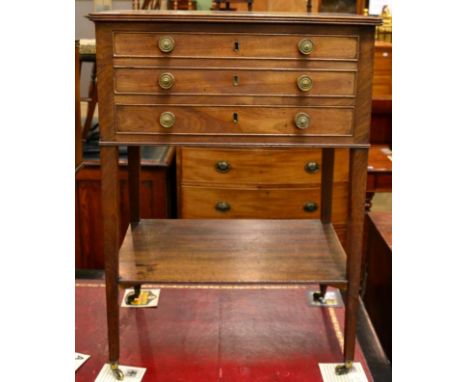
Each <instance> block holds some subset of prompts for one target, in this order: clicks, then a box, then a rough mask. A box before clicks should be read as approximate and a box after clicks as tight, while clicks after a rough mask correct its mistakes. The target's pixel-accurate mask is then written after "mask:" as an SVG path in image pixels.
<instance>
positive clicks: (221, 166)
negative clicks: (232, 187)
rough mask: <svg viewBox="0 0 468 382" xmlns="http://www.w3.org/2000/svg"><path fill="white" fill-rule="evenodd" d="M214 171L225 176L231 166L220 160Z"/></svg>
mask: <svg viewBox="0 0 468 382" xmlns="http://www.w3.org/2000/svg"><path fill="white" fill-rule="evenodd" d="M215 168H216V171H218V172H220V173H222V174H225V173H227V172H229V171H231V164H230V163H229V162H228V161H226V160H221V161H219V162H218V163H216V165H215Z"/></svg>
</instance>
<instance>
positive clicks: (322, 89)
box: [115, 67, 356, 97]
mask: <svg viewBox="0 0 468 382" xmlns="http://www.w3.org/2000/svg"><path fill="white" fill-rule="evenodd" d="M355 82H356V73H355V72H354V71H336V72H335V71H331V70H329V71H319V70H307V69H294V70H266V69H265V70H264V69H261V70H247V69H239V70H226V69H219V68H193V69H191V70H188V69H179V68H171V69H169V68H168V69H153V68H147V67H146V68H145V67H140V68H123V67H122V68H116V69H115V92H116V94H181V95H188V94H193V95H195V94H200V95H201V94H203V95H223V96H225V95H229V94H232V95H252V96H265V95H270V96H301V97H309V96H313V97H320V96H327V97H332V96H335V97H353V96H354V94H355ZM175 84H177V85H176V86H174V85H175Z"/></svg>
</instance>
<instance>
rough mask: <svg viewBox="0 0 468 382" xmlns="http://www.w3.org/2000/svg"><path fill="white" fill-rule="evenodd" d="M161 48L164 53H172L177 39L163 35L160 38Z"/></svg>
mask: <svg viewBox="0 0 468 382" xmlns="http://www.w3.org/2000/svg"><path fill="white" fill-rule="evenodd" d="M158 45H159V49H160V50H161V52H163V53H170V52H172V51H173V50H174V48H175V41H174V39H173V38H172V37H171V36H163V37H161V38H160V39H159V44H158Z"/></svg>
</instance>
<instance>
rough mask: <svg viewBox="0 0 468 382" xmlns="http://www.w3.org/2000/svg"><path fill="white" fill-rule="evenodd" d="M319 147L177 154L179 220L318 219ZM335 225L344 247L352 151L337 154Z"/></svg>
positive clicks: (192, 150) (192, 149) (187, 149)
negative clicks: (314, 148) (350, 154)
mask: <svg viewBox="0 0 468 382" xmlns="http://www.w3.org/2000/svg"><path fill="white" fill-rule="evenodd" d="M322 167H323V159H322V152H321V150H319V149H316V150H311V149H308V150H305V149H255V150H252V149H206V148H195V147H184V148H179V149H178V151H177V171H178V174H177V190H178V203H177V206H178V216H179V217H181V218H189V219H202V218H208V219H232V218H240V219H253V218H261V219H317V218H319V217H320V213H321V205H322V201H321V183H322ZM333 177H334V179H333V181H334V185H333V189H334V193H333V203H332V206H333V208H332V222H333V225H334V227H335V231H336V232H337V234H338V237H339V238H340V241H341V243H342V244H343V245H345V243H346V221H347V218H348V188H349V150H347V149H338V150H336V152H335V171H334V176H333Z"/></svg>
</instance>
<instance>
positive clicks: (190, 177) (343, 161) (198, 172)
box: [177, 147, 349, 187]
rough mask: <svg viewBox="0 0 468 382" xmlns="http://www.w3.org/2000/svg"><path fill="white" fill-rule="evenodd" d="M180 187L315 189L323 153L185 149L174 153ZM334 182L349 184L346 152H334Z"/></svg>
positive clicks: (276, 150) (275, 150)
mask: <svg viewBox="0 0 468 382" xmlns="http://www.w3.org/2000/svg"><path fill="white" fill-rule="evenodd" d="M177 157H178V162H179V163H180V164H181V166H180V173H179V181H180V182H181V183H182V184H196V185H211V186H213V185H223V186H225V187H228V186H229V185H236V186H243V185H246V186H256V187H261V186H262V185H263V186H268V185H270V186H271V185H283V186H292V185H303V186H305V187H308V186H318V185H320V182H321V176H322V172H321V171H322V152H321V150H317V149H315V150H314V149H309V150H303V149H270V150H267V149H225V148H223V149H202V148H197V147H184V148H183V150H180V151H179V152H178V154H177ZM335 163H336V166H335V171H334V181H335V182H347V181H348V166H349V163H348V152H347V150H336V152H335Z"/></svg>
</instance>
